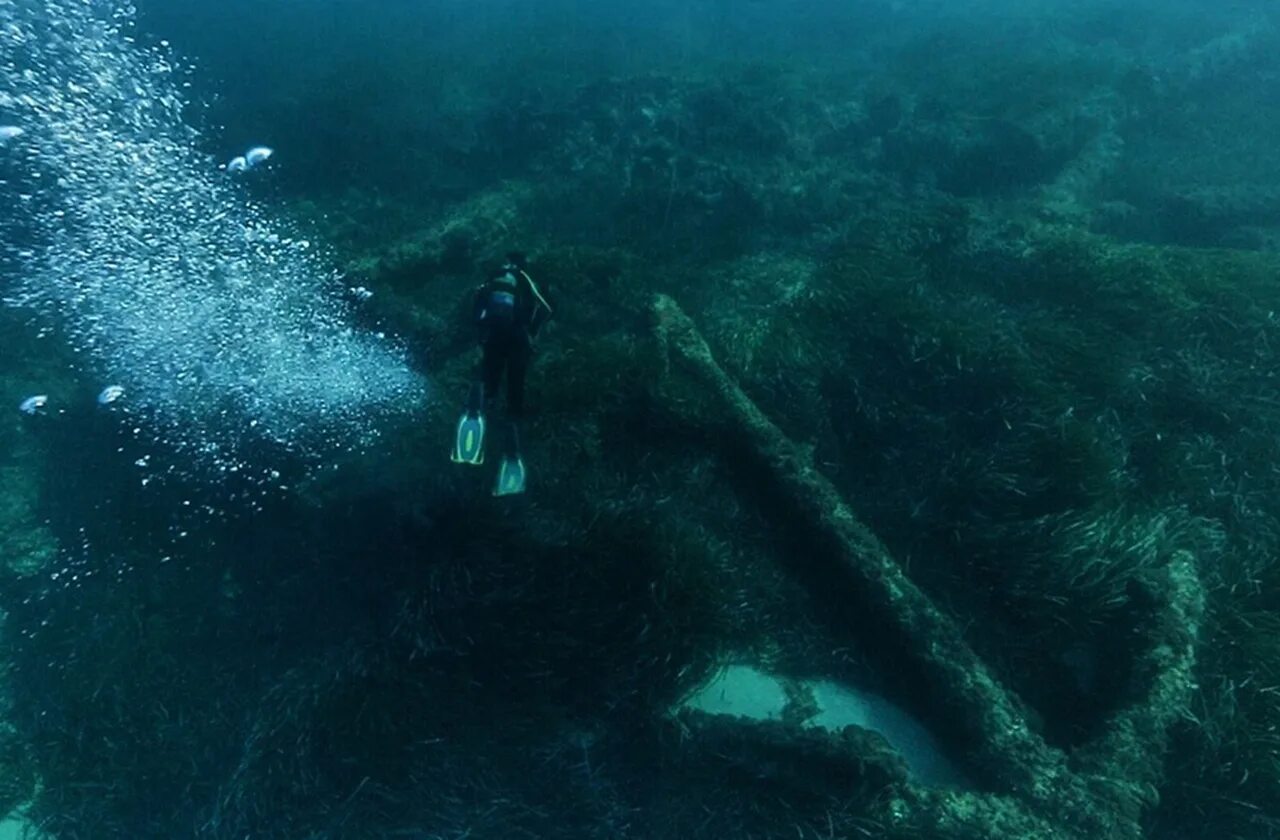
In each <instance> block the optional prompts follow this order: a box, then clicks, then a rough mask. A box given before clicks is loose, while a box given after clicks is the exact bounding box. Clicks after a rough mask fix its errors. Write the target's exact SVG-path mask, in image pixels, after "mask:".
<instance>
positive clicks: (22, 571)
mask: <svg viewBox="0 0 1280 840" xmlns="http://www.w3.org/2000/svg"><path fill="white" fill-rule="evenodd" d="M35 505H36V482H35V480H34V476H32V474H31V468H30V467H27V466H6V467H0V558H3V562H4V564H5V567H6V568H7V569H8V571H9V572H10V573H12V574H14V575H17V576H19V577H30V576H31V575H34V574H37V573H39V572H40V571H42V570H43V569H45V568H46V567H47V566H48V565H49V564H50V563H51V562H53V560H54V559H55V558H56V556H57V543H56V541H55V540H54V537H53V535H52V534H51V533H50V532H49V530H48V529H47V528H46V527H44V525H42V524H41V523H40V521H39V520H38V518H37V517H36V513H35Z"/></svg>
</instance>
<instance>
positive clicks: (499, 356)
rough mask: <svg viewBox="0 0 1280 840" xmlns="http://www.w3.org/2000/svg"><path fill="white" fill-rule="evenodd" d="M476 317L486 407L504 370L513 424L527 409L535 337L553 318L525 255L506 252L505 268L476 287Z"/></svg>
mask: <svg viewBox="0 0 1280 840" xmlns="http://www.w3.org/2000/svg"><path fill="white" fill-rule="evenodd" d="M473 317H474V319H475V323H476V327H477V328H478V329H479V331H480V346H481V348H483V350H484V356H483V358H482V359H481V362H480V381H481V382H482V383H484V393H485V407H486V409H488V408H492V406H493V404H494V403H495V402H496V397H497V394H498V386H499V384H500V383H501V381H502V375H503V373H504V372H505V373H506V375H507V405H506V408H507V419H508V420H509V421H511V422H515V421H516V420H519V419H520V417H521V416H522V415H523V413H524V377H525V373H526V372H528V369H529V359H530V357H531V356H532V353H533V339H534V338H535V337H536V336H537V334H538V330H540V329H541V328H542V325H543V324H545V323H546V321H547V319H548V318H550V317H551V305H550V304H549V303H547V299H546V298H545V297H543V296H542V292H541V291H539V289H538V286H537V284H535V283H534V282H533V278H532V277H530V276H529V272H528V271H526V270H525V261H524V255H523V254H520V253H514V252H513V253H510V254H508V255H507V259H506V262H505V263H504V264H503V265H502V267H500V268H499V269H497V270H496V271H494V272H492V273H490V275H489V279H488V280H486V281H485V282H484V283H483V284H481V286H480V288H478V289H476V295H475V305H474V307H473Z"/></svg>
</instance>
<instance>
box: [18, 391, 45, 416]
mask: <svg viewBox="0 0 1280 840" xmlns="http://www.w3.org/2000/svg"><path fill="white" fill-rule="evenodd" d="M48 402H49V395H48V394H36V395H35V396H34V397H27V398H26V399H25V400H23V401H22V403H21V404H19V406H18V411H21V412H22V413H23V414H39V413H40V409H42V408H44V407H45V405H46V404H47V403H48Z"/></svg>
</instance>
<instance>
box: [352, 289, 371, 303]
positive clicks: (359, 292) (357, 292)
mask: <svg viewBox="0 0 1280 840" xmlns="http://www.w3.org/2000/svg"><path fill="white" fill-rule="evenodd" d="M351 294H352V295H353V296H354V297H355V299H356V300H358V301H360V302H361V303H363V302H364V301H366V300H368V299H369V298H371V297H373V292H371V291H369V290H368V289H366V288H365V287H364V286H353V287H352V288H351Z"/></svg>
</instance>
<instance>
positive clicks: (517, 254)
mask: <svg viewBox="0 0 1280 840" xmlns="http://www.w3.org/2000/svg"><path fill="white" fill-rule="evenodd" d="M524 264H525V257H524V252H523V251H508V252H507V258H506V260H505V262H504V263H503V266H502V267H503V269H505V270H507V271H524Z"/></svg>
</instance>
